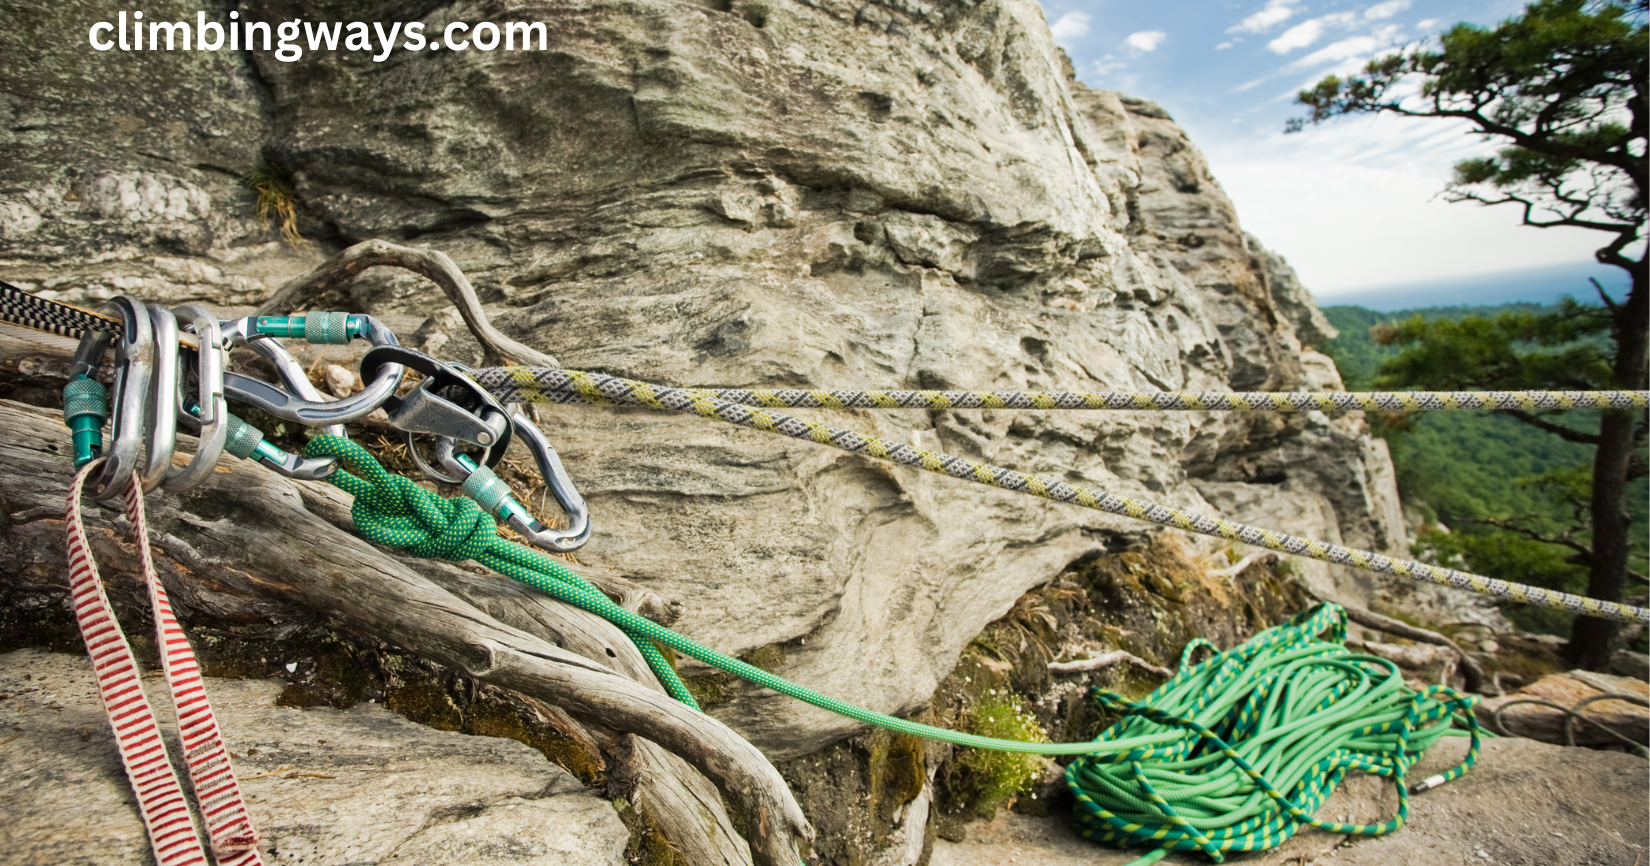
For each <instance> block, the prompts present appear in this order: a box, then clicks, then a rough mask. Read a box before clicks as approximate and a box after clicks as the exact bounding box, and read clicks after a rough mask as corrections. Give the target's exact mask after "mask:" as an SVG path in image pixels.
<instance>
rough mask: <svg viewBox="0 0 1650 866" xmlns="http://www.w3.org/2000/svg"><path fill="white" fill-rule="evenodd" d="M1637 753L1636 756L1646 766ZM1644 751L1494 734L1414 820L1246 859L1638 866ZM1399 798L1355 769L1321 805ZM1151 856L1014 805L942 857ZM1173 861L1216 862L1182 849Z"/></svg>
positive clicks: (1304, 834)
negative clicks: (1384, 830) (1017, 810)
mask: <svg viewBox="0 0 1650 866" xmlns="http://www.w3.org/2000/svg"><path fill="white" fill-rule="evenodd" d="M1465 751H1466V745H1465V742H1464V740H1462V739H1446V740H1443V741H1441V742H1440V743H1439V744H1438V745H1437V746H1434V747H1433V749H1432V750H1431V751H1429V752H1428V753H1427V754H1426V755H1425V756H1423V757H1422V758H1421V760H1420V761H1418V762H1417V763H1416V766H1415V767H1414V768H1413V769H1412V770H1411V771H1410V772H1411V776H1410V778H1411V779H1412V780H1414V779H1424V778H1426V777H1427V776H1428V775H1430V774H1432V773H1439V772H1443V771H1444V770H1446V769H1449V768H1450V767H1453V766H1455V765H1456V764H1457V763H1459V762H1460V760H1461V755H1462V754H1463V753H1464V752H1465ZM1635 762H1636V763H1635ZM1647 794H1650V790H1647V787H1646V784H1645V773H1644V760H1643V759H1642V758H1638V757H1636V756H1632V755H1624V754H1619V753H1613V752H1596V751H1592V750H1590V749H1577V748H1566V747H1564V746H1549V745H1546V744H1544V743H1538V742H1535V741H1534V740H1524V739H1518V738H1513V737H1509V738H1504V739H1495V740H1485V741H1484V751H1483V754H1482V755H1481V756H1480V757H1479V759H1478V764H1477V765H1476V766H1475V767H1473V769H1472V770H1471V771H1469V772H1468V773H1467V774H1466V775H1465V776H1462V777H1461V778H1459V779H1456V780H1455V781H1453V782H1450V783H1449V784H1447V785H1445V786H1443V787H1441V788H1435V789H1433V790H1430V791H1427V792H1425V793H1423V794H1420V795H1418V796H1416V797H1414V798H1412V799H1411V800H1410V815H1409V821H1408V822H1407V823H1406V824H1405V825H1404V826H1403V827H1402V828H1400V829H1398V830H1396V831H1394V832H1392V833H1389V834H1387V835H1384V836H1374V837H1368V836H1363V837H1360V836H1343V835H1340V834H1338V833H1328V832H1324V831H1320V830H1314V829H1312V828H1306V829H1303V830H1301V832H1300V833H1299V834H1297V835H1296V836H1295V837H1293V838H1291V839H1290V840H1289V841H1287V842H1285V843H1284V844H1283V845H1281V846H1279V847H1277V848H1274V849H1272V850H1270V851H1265V852H1259V853H1256V854H1253V855H1249V856H1246V857H1244V859H1243V861H1242V862H1244V863H1251V864H1256V866H1292V864H1297V863H1335V864H1356V866H1409V864H1421V863H1427V864H1432V863H1507V864H1516V866H1549V864H1551V866H1582V864H1598V866H1633V864H1635V863H1639V862H1642V860H1643V859H1644V857H1645V856H1646V849H1647V848H1650V821H1647V820H1646V816H1645V809H1644V802H1645V797H1646V795H1647ZM1397 807H1398V797H1397V794H1396V793H1395V792H1394V791H1393V789H1392V786H1391V785H1390V784H1388V783H1385V781H1384V780H1381V779H1378V778H1376V777H1373V776H1355V777H1353V778H1351V779H1349V780H1348V781H1347V782H1346V783H1345V784H1343V785H1342V786H1341V787H1340V788H1339V789H1338V790H1337V791H1336V792H1335V794H1334V796H1332V797H1331V798H1330V799H1329V802H1327V803H1325V804H1324V806H1323V808H1322V809H1320V810H1319V811H1318V814H1319V815H1320V816H1329V817H1334V816H1346V817H1345V818H1342V819H1340V820H1350V821H1355V822H1363V823H1371V824H1373V823H1377V822H1380V821H1385V820H1390V819H1391V817H1392V815H1393V814H1394V813H1395V812H1396V811H1397ZM1143 853H1145V852H1144V851H1143V850H1141V849H1131V850H1128V851H1120V850H1117V849H1115V848H1107V847H1104V846H1101V845H1096V844H1094V843H1092V842H1089V841H1088V840H1086V839H1084V838H1082V837H1081V836H1078V835H1077V834H1076V833H1075V832H1073V831H1072V829H1071V828H1070V826H1069V825H1068V824H1067V823H1066V822H1065V821H1050V820H1046V819H1032V818H1028V817H1025V816H1022V815H1018V814H1016V813H1014V812H1009V811H1006V810H1005V811H1004V813H1003V814H1002V815H999V816H998V817H997V819H996V820H995V821H992V822H991V823H989V824H980V825H971V826H970V827H969V835H968V838H967V840H966V841H964V842H962V843H951V842H945V841H943V840H942V841H939V842H936V843H935V845H934V855H933V858H932V859H931V860H930V861H929V862H930V863H931V864H932V866H1009V864H1014V863H1037V864H1040V866H1121V864H1125V863H1129V862H1131V861H1132V860H1133V859H1134V858H1135V857H1136V856H1138V855H1140V854H1143ZM1161 862H1163V863H1168V864H1171V866H1179V864H1186V866H1191V864H1195V863H1207V862H1208V860H1207V858H1205V857H1203V856H1202V855H1200V854H1193V853H1189V852H1177V853H1174V854H1170V855H1169V856H1168V857H1165V858H1164V859H1163V860H1162V861H1161Z"/></svg>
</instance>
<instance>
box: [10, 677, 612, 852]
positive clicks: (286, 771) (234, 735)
mask: <svg viewBox="0 0 1650 866" xmlns="http://www.w3.org/2000/svg"><path fill="white" fill-rule="evenodd" d="M282 685H283V684H282V683H280V682H277V681H265V680H224V679H208V680H207V681H206V688H207V696H208V698H209V699H210V700H211V702H212V708H213V711H214V712H215V713H216V715H217V717H218V722H219V724H220V725H221V726H222V727H223V731H224V737H225V740H226V741H227V742H228V744H229V749H230V752H231V753H232V754H233V755H234V756H235V762H234V763H235V773H236V775H237V777H238V778H239V779H240V780H241V787H242V791H243V792H244V793H245V795H246V798H247V805H248V807H249V808H250V809H251V812H252V819H253V822H254V823H255V824H256V826H257V828H258V830H259V832H260V833H261V834H262V836H263V840H264V841H263V850H264V854H265V860H266V862H268V863H270V864H272V866H273V864H286V863H290V864H297V863H303V864H305V866H326V864H337V866H342V864H361V863H378V864H386V866H387V864H419V866H460V864H488V863H509V864H515V866H621V864H623V863H624V850H625V843H626V841H627V840H628V839H629V832H628V831H627V830H626V829H625V826H624V824H623V823H622V822H621V821H620V819H619V816H618V814H617V813H616V812H614V810H613V807H612V805H611V804H609V803H607V802H605V801H603V800H601V799H598V798H596V797H594V796H591V795H590V794H588V793H586V792H585V788H584V786H583V785H581V784H579V782H578V780H576V779H574V778H573V777H572V776H571V775H570V774H568V773H567V771H565V770H563V769H561V768H560V767H557V766H556V765H554V764H552V763H550V762H549V761H547V760H545V758H544V756H543V755H540V754H539V753H538V752H536V751H534V750H532V749H530V748H528V747H527V746H524V745H522V744H520V743H517V742H516V741H514V740H506V739H499V738H496V737H476V736H467V735H464V734H457V733H448V732H444V731H437V730H434V729H432V728H427V727H424V726H422V725H418V724H414V723H412V722H409V721H407V720H406V719H403V718H401V717H400V716H397V715H395V714H393V713H391V712H390V711H388V710H386V709H384V708H382V707H379V706H375V705H367V704H362V705H358V706H356V707H354V708H352V709H349V710H334V709H302V710H300V709H293V708H286V707H278V706H275V698H276V696H277V695H279V694H280V691H281V688H282ZM144 686H145V691H146V692H147V693H148V695H149V700H150V703H151V705H153V706H155V707H156V717H157V718H158V719H160V720H161V726H162V728H163V729H164V730H165V731H166V734H167V737H168V747H169V748H170V749H171V751H172V755H173V758H174V762H176V760H177V759H178V754H179V753H178V746H177V740H176V733H177V729H176V726H175V725H174V724H172V718H173V717H172V715H171V712H170V709H169V707H170V703H169V702H168V699H167V697H166V685H165V682H164V680H162V679H161V678H159V677H158V676H155V675H145V677H144ZM0 695H4V696H5V699H4V700H0V811H3V812H4V814H5V815H6V820H5V821H3V822H0V850H3V851H4V855H3V856H0V859H4V861H5V862H7V863H40V864H45V863H97V864H99V866H115V864H134V866H137V864H148V863H152V862H153V855H152V853H151V852H150V849H149V844H148V838H147V837H146V836H145V835H144V832H143V824H142V822H141V820H140V819H139V817H138V813H137V807H136V802H135V800H134V799H133V795H132V790H131V786H130V784H129V783H128V782H127V779H126V775H125V772H124V771H123V770H122V768H121V764H120V755H119V753H118V752H117V751H116V749H115V742H114V738H113V735H112V734H111V733H110V730H109V722H108V717H107V716H106V715H105V714H104V711H103V704H102V702H101V701H100V700H99V698H98V693H97V682H96V680H95V679H94V678H93V676H92V669H91V662H90V660H89V659H87V658H86V657H85V656H79V655H65V654H60V653H50V652H46V651H43V650H18V651H16V652H11V653H7V654H4V655H0ZM185 784H187V782H185ZM64 815H73V816H74V818H73V820H72V821H65V820H64Z"/></svg>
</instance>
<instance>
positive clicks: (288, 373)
mask: <svg viewBox="0 0 1650 866" xmlns="http://www.w3.org/2000/svg"><path fill="white" fill-rule="evenodd" d="M247 345H248V346H250V347H251V349H252V351H254V352H257V353H258V354H260V355H262V356H263V357H264V360H266V361H268V362H269V363H270V365H271V366H273V367H274V368H275V375H277V376H279V377H280V378H281V382H282V384H284V385H286V386H287V388H288V389H289V390H291V392H292V393H293V394H294V395H295V396H297V397H299V398H301V399H304V400H308V401H310V402H311V403H316V404H319V405H330V404H332V403H334V402H336V401H331V400H328V399H327V398H325V397H323V396H321V390H320V389H319V388H316V387H315V383H314V382H311V381H309V375H308V374H307V373H305V372H304V367H303V365H302V364H299V363H298V359H297V358H294V357H292V353H291V352H288V351H287V349H286V347H285V346H283V345H281V343H280V341H279V340H274V339H269V338H259V339H256V340H253V341H251V342H250V343H248V344H247ZM319 426H320V430H321V432H322V433H326V434H329V435H332V436H347V435H349V434H348V433H347V432H346V431H345V430H344V425H343V424H323V425H319Z"/></svg>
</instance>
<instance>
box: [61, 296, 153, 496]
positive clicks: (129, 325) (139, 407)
mask: <svg viewBox="0 0 1650 866" xmlns="http://www.w3.org/2000/svg"><path fill="white" fill-rule="evenodd" d="M99 312H101V313H104V314H112V315H118V316H119V317H120V319H121V324H123V325H124V326H125V327H124V328H123V329H122V332H121V338H120V343H119V349H118V355H117V358H118V364H117V366H116V367H115V386H114V411H113V412H111V413H110V415H111V420H112V421H113V422H114V426H113V429H112V430H111V431H110V443H109V447H108V449H107V450H106V451H105V452H104V454H105V460H104V463H103V468H102V469H100V470H98V473H97V477H96V478H93V479H90V482H91V484H90V488H91V489H90V492H91V495H92V498H93V499H108V498H110V497H112V496H115V495H117V494H120V493H122V492H123V491H125V489H126V482H127V480H128V479H130V478H131V477H132V472H133V471H134V470H135V469H137V465H138V455H139V453H140V452H141V451H142V450H143V434H144V428H145V425H144V415H145V410H146V409H147V404H148V401H149V397H150V393H151V392H150V390H149V379H150V372H151V368H152V367H153V366H154V362H155V333H154V328H153V327H151V325H150V320H149V313H148V311H147V310H146V309H145V308H144V306H143V304H141V303H139V302H137V301H136V300H133V299H132V298H130V297H127V296H125V295H121V296H119V297H116V298H114V299H113V300H111V301H109V302H108V303H107V304H104V305H103V307H102V309H100V310H99ZM174 342H175V341H174ZM81 345H82V347H83V348H84V347H85V345H86V344H85V342H84V341H83V342H82V343H81ZM90 363H91V364H92V366H93V367H94V368H95V367H96V365H97V362H96V359H92V360H91V361H90ZM170 404H171V401H170V400H168V401H167V405H168V406H170Z"/></svg>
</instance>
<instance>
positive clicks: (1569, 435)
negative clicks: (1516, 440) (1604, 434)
mask: <svg viewBox="0 0 1650 866" xmlns="http://www.w3.org/2000/svg"><path fill="white" fill-rule="evenodd" d="M1502 414H1504V415H1510V416H1512V417H1514V418H1517V419H1518V420H1520V421H1522V422H1524V423H1525V424H1528V425H1530V426H1531V427H1534V428H1536V429H1537V430H1545V431H1547V432H1548V433H1551V434H1553V435H1554V436H1557V437H1559V438H1560V439H1563V440H1564V441H1566V442H1578V443H1580V444H1582V445H1597V444H1599V441H1600V440H1599V437H1598V434H1597V433H1584V432H1582V431H1580V430H1576V429H1574V428H1572V427H1566V426H1564V425H1563V424H1554V423H1553V422H1551V421H1548V420H1547V419H1545V418H1542V417H1541V416H1539V415H1535V414H1532V413H1530V412H1525V411H1523V410H1521V409H1508V410H1506V411H1505V412H1503V413H1502Z"/></svg>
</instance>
